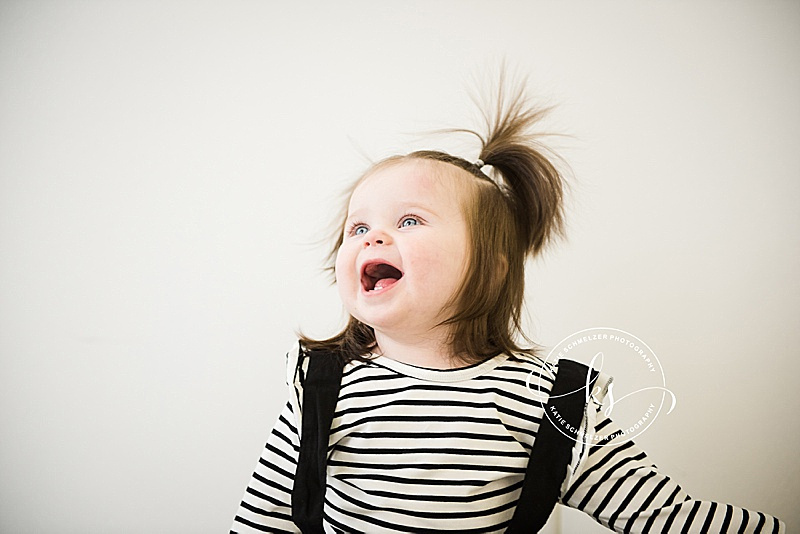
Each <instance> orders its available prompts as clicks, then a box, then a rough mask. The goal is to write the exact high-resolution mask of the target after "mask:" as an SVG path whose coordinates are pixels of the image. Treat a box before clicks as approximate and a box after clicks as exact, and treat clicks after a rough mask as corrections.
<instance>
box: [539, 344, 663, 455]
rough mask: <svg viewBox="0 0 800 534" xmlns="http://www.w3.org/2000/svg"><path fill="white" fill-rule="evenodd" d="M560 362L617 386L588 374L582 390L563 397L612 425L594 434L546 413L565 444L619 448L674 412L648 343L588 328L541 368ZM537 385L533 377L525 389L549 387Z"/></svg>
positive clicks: (555, 350)
mask: <svg viewBox="0 0 800 534" xmlns="http://www.w3.org/2000/svg"><path fill="white" fill-rule="evenodd" d="M562 359H570V360H575V361H578V362H581V363H583V364H586V365H587V366H588V367H589V368H593V369H595V370H596V371H598V372H600V373H602V374H603V375H606V376H611V377H613V378H616V379H617V380H618V381H619V382H620V383H619V385H617V383H616V381H611V382H610V383H608V384H606V382H604V381H603V380H601V379H597V378H596V377H595V378H593V375H592V373H591V372H588V373H587V376H586V381H585V383H584V385H582V386H581V387H579V388H577V389H575V390H574V391H569V392H567V393H565V394H563V395H562V396H566V395H579V396H580V397H581V399H582V402H585V403H587V404H588V405H589V410H595V409H599V411H600V412H602V414H604V415H605V416H607V417H609V418H610V419H611V420H612V422H613V424H608V425H604V426H603V427H602V428H600V429H598V430H596V431H595V430H594V429H588V428H576V427H574V426H572V425H569V424H567V423H566V421H565V420H564V418H563V417H561V415H560V414H559V413H558V410H557V409H554V408H551V409H550V410H545V416H546V417H547V418H548V419H549V420H550V421H551V422H552V424H553V426H555V428H556V429H558V430H559V432H561V433H562V434H564V435H565V436H567V437H569V438H570V439H573V440H576V441H584V442H587V444H588V445H595V446H605V445H610V444H612V441H611V440H612V439H613V444H614V445H619V444H621V443H624V442H626V441H629V440H631V439H633V438H634V437H636V436H639V435H641V434H642V433H643V432H645V431H646V430H647V429H648V428H650V426H651V425H652V424H653V422H654V421H655V420H656V419H657V418H658V416H659V414H661V413H662V412H665V413H667V414H668V413H670V412H671V411H672V410H673V409H674V408H675V402H676V399H675V395H674V394H673V393H672V392H671V391H670V390H669V389H667V384H666V378H665V376H664V369H663V368H662V367H661V362H660V361H659V360H658V357H657V356H656V355H655V353H654V352H653V351H652V349H650V347H649V346H648V345H647V343H645V342H644V341H642V340H641V339H639V338H638V337H636V336H634V335H633V334H631V333H629V332H625V331H624V330H619V329H617V328H587V329H586V330H581V331H580V332H575V333H574V334H572V335H569V336H567V337H565V338H564V339H563V340H562V341H561V342H560V343H558V344H557V345H556V346H555V347H554V348H553V350H551V351H550V353H549V354H548V355H547V358H546V360H545V364H546V365H545V368H549V367H550V366H552V365H553V364H557V363H558V361H559V360H562ZM547 378H549V379H551V380H552V379H554V378H555V377H553V376H549V377H547ZM620 378H622V379H621V380H619V379H620ZM542 380H543V378H542V377H541V376H533V375H532V376H531V377H529V386H532V385H533V384H536V385H537V388H536V389H537V392H538V391H541V389H539V388H541V387H545V388H547V389H549V384H547V383H543V382H542ZM531 391H532V392H534V389H531ZM598 417H601V414H600V413H598ZM580 426H581V427H583V425H580Z"/></svg>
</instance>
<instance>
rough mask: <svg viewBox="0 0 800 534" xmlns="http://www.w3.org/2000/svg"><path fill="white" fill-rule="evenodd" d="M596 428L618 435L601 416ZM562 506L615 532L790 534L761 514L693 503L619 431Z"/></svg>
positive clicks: (592, 452)
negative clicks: (581, 513)
mask: <svg viewBox="0 0 800 534" xmlns="http://www.w3.org/2000/svg"><path fill="white" fill-rule="evenodd" d="M594 428H595V429H596V431H597V432H598V433H599V432H601V431H602V433H603V434H605V435H614V433H615V432H616V431H617V429H615V428H614V424H613V422H612V421H611V420H610V419H608V418H606V417H604V416H603V414H602V413H598V414H597V420H596V422H595V426H594ZM614 442H617V443H618V444H616V445H615V444H614ZM561 502H562V503H563V504H566V505H567V506H570V507H573V508H577V509H580V510H582V511H584V512H586V513H587V514H589V515H591V516H592V517H593V518H594V519H595V520H596V521H597V522H599V523H601V524H602V525H604V526H606V527H608V528H610V529H612V530H614V531H616V532H626V533H628V532H681V533H683V532H686V533H689V532H692V533H694V532H720V533H723V532H737V533H757V532H760V533H781V534H784V533H785V532H786V526H785V525H784V524H783V523H782V522H781V521H780V520H778V519H777V518H775V517H772V516H769V515H767V514H764V513H762V512H754V511H750V510H745V509H743V508H738V507H735V506H732V505H729V504H720V503H715V502H710V501H701V500H695V499H692V498H691V497H690V496H689V495H688V494H687V493H686V492H685V491H683V489H682V488H681V487H680V486H679V485H678V484H677V483H676V482H674V481H673V480H672V479H671V478H669V477H668V476H667V475H664V474H662V473H660V472H659V471H658V468H657V467H656V466H655V465H654V464H653V463H652V462H651V461H650V459H649V458H648V457H647V455H646V454H645V453H644V451H642V450H641V449H640V448H639V447H637V446H636V445H635V444H634V443H633V442H632V441H626V440H625V438H624V436H623V435H621V432H620V433H619V435H617V437H615V438H614V439H613V440H611V441H610V442H609V444H608V445H606V446H593V447H591V448H590V449H589V453H588V456H587V457H586V460H585V462H583V465H582V469H581V470H580V472H579V473H577V474H576V475H575V476H574V477H573V478H572V481H571V484H570V485H569V487H568V488H566V491H564V492H562V495H561Z"/></svg>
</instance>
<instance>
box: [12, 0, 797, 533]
mask: <svg viewBox="0 0 800 534" xmlns="http://www.w3.org/2000/svg"><path fill="white" fill-rule="evenodd" d="M503 58H505V59H507V60H508V62H509V63H510V64H511V65H513V66H515V67H516V68H517V70H518V71H520V72H523V73H527V74H528V75H529V76H530V87H531V89H532V92H533V93H534V94H536V95H539V97H540V100H542V101H545V102H547V103H554V104H557V105H558V107H557V108H556V110H555V112H554V113H553V114H552V115H551V119H550V121H549V122H548V128H549V129H551V130H555V131H558V132H561V133H566V134H569V135H570V136H571V137H569V138H562V139H557V140H556V146H557V148H558V149H559V150H560V152H561V154H562V155H563V156H564V157H565V158H566V159H567V160H568V161H569V162H570V164H571V167H572V174H573V176H574V180H573V182H574V184H575V187H574V190H573V194H572V196H571V197H570V212H569V240H568V241H567V242H566V243H563V244H561V245H559V246H557V247H554V248H553V249H552V250H551V251H550V252H549V253H548V255H547V256H546V257H545V258H543V259H542V260H541V261H537V262H536V263H535V264H534V265H532V268H531V270H530V272H529V286H528V294H529V299H528V302H529V304H530V311H529V327H530V333H531V334H532V336H533V337H534V338H535V339H537V340H538V341H539V342H540V343H542V344H544V345H545V346H552V345H554V344H556V343H557V342H558V341H559V340H560V339H562V338H563V337H564V336H566V335H568V334H570V333H572V332H575V331H577V330H580V329H582V328H588V327H595V326H612V327H616V328H621V329H624V330H627V331H629V332H632V333H635V334H636V335H637V336H639V337H640V338H642V339H644V340H646V341H647V342H648V344H650V346H651V347H652V348H653V349H654V350H655V351H656V352H657V354H658V355H659V356H660V358H661V361H662V364H663V366H664V369H665V373H666V376H667V380H668V385H669V387H670V388H671V389H672V390H673V391H674V392H675V393H676V395H677V397H678V406H677V408H676V410H675V411H674V412H673V413H672V414H670V415H669V416H665V417H662V418H661V419H659V421H658V422H657V423H658V424H656V425H653V427H652V429H651V430H650V431H648V433H647V434H645V435H643V436H641V439H639V443H640V444H641V445H642V446H643V447H644V448H645V450H647V451H648V453H649V454H650V455H651V456H652V458H653V460H654V461H655V462H656V463H657V464H658V465H659V467H661V468H662V469H663V470H664V471H666V472H668V473H671V474H672V475H673V476H674V477H675V478H676V479H678V480H679V481H681V482H682V483H683V486H684V487H685V489H686V490H687V491H688V492H689V493H690V494H692V495H696V496H699V497H703V498H709V499H716V500H722V501H727V502H732V503H736V504H739V505H743V506H748V507H750V508H756V509H762V510H764V511H767V512H771V513H773V514H776V515H778V516H780V517H782V518H783V519H784V520H785V521H786V522H787V524H788V526H789V530H790V532H791V531H794V530H797V529H800V514H799V513H798V511H797V507H796V501H797V498H798V496H800V461H798V460H797V457H796V453H795V451H796V449H797V447H798V445H800V439H799V438H800V427H799V423H798V418H797V417H796V415H795V414H796V408H797V400H796V396H795V395H794V394H793V392H794V391H796V382H797V379H798V374H799V373H798V372H799V371H800V364H798V358H797V357H798V353H799V352H800V351H798V344H797V340H796V339H795V335H794V334H796V332H797V331H798V326H800V321H799V319H800V299H799V298H798V297H800V284H798V283H797V275H798V273H799V272H800V270H799V269H798V267H800V250H799V247H798V244H800V243H799V242H798V237H800V211H798V201H800V179H799V178H800V159H798V157H797V150H798V142H799V141H800V100H798V97H797V95H799V94H800V4H798V3H796V2H779V1H744V0H742V1H737V2H655V1H642V2H629V1H618V0H615V1H611V0H610V1H605V2H572V3H555V2H522V1H518V2H512V1H497V2H495V1H493V2H488V1H482V2H477V1H465V2H455V1H452V2H451V1H439V2H416V1H412V2H402V3H400V2H395V3H389V2H381V3H374V2H353V1H350V2H335V3H334V2H306V3H304V4H302V3H295V4H293V7H287V3H285V2H281V3H278V2H255V1H251V2H243V1H239V2H196V1H192V2H189V1H187V2H177V1H162V2H134V1H129V2H124V1H106V2H101V1H62V2H56V1H49V2H45V1H8V0H6V1H4V2H2V3H0V425H2V429H3V430H2V439H0V531H2V532H59V533H63V532H175V533H181V532H197V533H200V532H209V533H210V532H221V531H225V530H226V529H227V528H228V527H229V525H230V522H231V519H232V517H233V514H234V512H235V510H236V507H237V505H238V502H239V500H240V497H241V494H242V492H243V490H244V488H245V485H246V483H247V481H248V479H249V476H250V473H251V471H252V469H253V467H254V465H255V462H256V459H257V457H258V455H259V454H260V450H261V448H262V446H263V443H264V441H265V439H266V436H267V433H268V431H269V429H270V427H271V425H272V423H273V421H274V419H275V418H276V416H277V413H278V411H279V409H280V408H281V405H282V404H283V402H284V400H285V390H284V389H283V376H284V373H283V372H284V369H283V355H284V353H285V352H286V350H287V348H288V347H289V346H290V345H291V344H292V341H293V339H294V332H295V330H296V329H298V328H303V329H304V331H305V332H307V333H310V334H313V335H326V334H330V333H332V332H333V331H334V330H335V329H336V328H337V327H338V325H340V324H341V319H342V313H341V308H340V305H339V303H338V298H337V295H336V290H335V288H333V287H331V286H330V285H329V283H328V280H327V278H326V277H325V276H324V275H323V274H322V273H321V271H320V267H321V263H322V260H323V256H324V254H325V249H324V247H322V246H319V245H317V244H316V242H317V241H318V240H319V239H321V238H323V237H325V235H327V232H328V231H329V229H330V221H331V217H332V216H333V214H334V213H335V212H336V209H337V207H338V204H337V198H338V197H337V195H338V194H339V192H340V191H341V190H342V189H343V188H344V187H345V186H346V185H348V184H349V183H350V182H351V181H352V180H353V179H354V178H356V177H357V176H358V175H359V173H360V172H361V171H363V170H364V169H365V167H366V165H367V164H368V161H369V160H370V159H378V158H381V157H383V156H386V155H388V154H391V153H395V152H406V151H408V150H410V149H413V148H418V147H421V146H426V147H428V146H439V145H440V144H441V143H443V142H446V143H454V144H453V145H452V147H451V146H450V145H448V146H447V147H446V148H449V149H452V150H457V151H459V153H460V154H461V155H463V156H465V157H467V158H469V159H472V158H474V157H476V155H477V154H476V151H475V150H476V149H475V146H474V145H470V144H469V143H463V142H462V141H460V140H459V141H455V142H451V141H442V140H441V139H439V138H421V137H419V136H417V135H410V134H414V133H416V132H421V131H425V130H429V129H431V128H438V127H448V126H475V125H476V122H475V115H476V114H475V111H474V108H473V106H472V104H471V103H470V100H469V98H468V90H469V89H470V88H472V87H474V78H478V79H485V78H486V77H487V74H486V73H487V72H489V70H490V69H489V67H491V66H495V65H497V64H498V63H499V62H500V61H501V60H502V59H503ZM623 378H624V377H623ZM592 525H593V522H592V520H591V519H587V518H584V517H582V516H580V514H577V515H576V514H574V513H570V511H564V513H563V514H562V515H561V516H560V517H558V518H557V519H556V520H554V523H553V526H552V528H553V532H556V531H559V530H560V531H562V532H566V533H571V532H590V531H592V530H591V529H592Z"/></svg>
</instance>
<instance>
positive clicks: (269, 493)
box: [231, 403, 300, 533]
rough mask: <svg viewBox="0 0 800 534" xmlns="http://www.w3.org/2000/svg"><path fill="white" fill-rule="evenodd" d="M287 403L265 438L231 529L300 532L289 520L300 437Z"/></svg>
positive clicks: (241, 531)
mask: <svg viewBox="0 0 800 534" xmlns="http://www.w3.org/2000/svg"><path fill="white" fill-rule="evenodd" d="M294 421H295V417H294V414H293V410H292V405H291V403H287V404H286V407H285V408H284V409H283V412H281V415H280V417H279V418H278V422H277V423H276V424H275V427H274V428H273V429H272V433H271V434H270V436H269V438H268V439H267V444H266V446H265V447H264V452H263V453H262V454H261V458H260V459H259V461H258V464H256V468H255V471H254V472H253V476H252V477H251V479H250V483H249V484H248V485H247V490H246V491H245V494H244V497H243V498H242V502H241V504H240V505H239V509H238V510H237V512H236V517H235V519H234V521H233V526H232V527H231V532H237V533H245V532H299V531H298V530H297V527H295V525H294V523H292V505H291V502H292V501H291V498H292V486H293V484H294V473H295V469H296V468H297V453H298V450H299V447H300V438H299V437H298V434H297V427H296V425H295V422H294Z"/></svg>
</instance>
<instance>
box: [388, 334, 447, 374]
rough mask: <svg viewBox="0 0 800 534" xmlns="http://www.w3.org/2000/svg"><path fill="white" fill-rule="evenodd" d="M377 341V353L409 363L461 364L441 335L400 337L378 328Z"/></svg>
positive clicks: (432, 365) (432, 366)
mask: <svg viewBox="0 0 800 534" xmlns="http://www.w3.org/2000/svg"><path fill="white" fill-rule="evenodd" d="M375 341H376V342H377V345H378V348H377V350H376V351H375V352H376V354H380V355H381V356H385V357H387V358H391V359H392V360H396V361H398V362H402V363H407V364H409V365H416V366H417V367H426V368H429V369H453V368H455V367H458V366H459V364H460V360H459V359H458V358H457V357H456V355H455V354H453V351H452V348H451V347H450V346H449V345H448V344H447V343H446V342H445V341H444V340H443V339H441V338H440V337H436V336H432V337H430V338H425V337H423V338H419V337H415V338H414V339H402V338H401V339H398V338H396V337H392V336H389V335H387V334H385V333H382V332H378V331H377V330H376V331H375Z"/></svg>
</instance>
